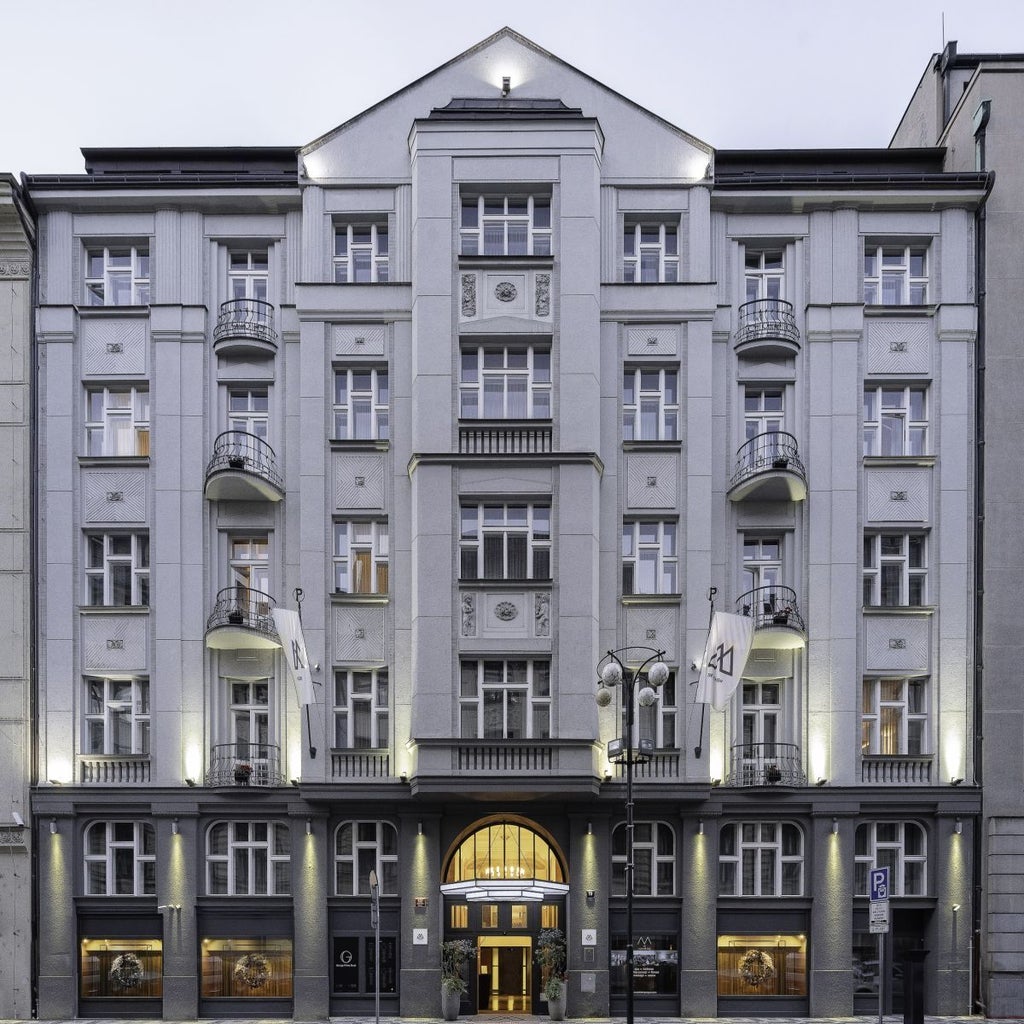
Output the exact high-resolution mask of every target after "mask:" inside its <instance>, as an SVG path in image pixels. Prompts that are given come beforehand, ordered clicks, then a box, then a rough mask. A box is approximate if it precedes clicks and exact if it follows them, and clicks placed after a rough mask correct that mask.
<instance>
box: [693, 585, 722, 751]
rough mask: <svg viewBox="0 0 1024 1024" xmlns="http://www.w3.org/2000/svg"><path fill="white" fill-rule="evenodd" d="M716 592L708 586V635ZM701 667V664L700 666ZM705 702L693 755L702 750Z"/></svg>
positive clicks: (712, 620)
mask: <svg viewBox="0 0 1024 1024" xmlns="http://www.w3.org/2000/svg"><path fill="white" fill-rule="evenodd" d="M717 593H718V587H709V588H708V603H709V604H710V606H711V607H710V609H709V610H708V635H709V636H710V635H711V623H712V622H714V620H715V594H717ZM702 667H703V666H702ZM707 711H708V706H707V704H701V706H700V733H699V734H698V736H697V746H695V747H694V748H693V756H694V757H698V758H699V757H700V755H701V753H702V751H703V750H704V716H705V715H706V714H707Z"/></svg>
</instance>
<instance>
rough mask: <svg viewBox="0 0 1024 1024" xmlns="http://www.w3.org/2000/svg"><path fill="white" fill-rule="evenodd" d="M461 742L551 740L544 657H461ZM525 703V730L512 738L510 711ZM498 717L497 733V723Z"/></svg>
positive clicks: (548, 681)
mask: <svg viewBox="0 0 1024 1024" xmlns="http://www.w3.org/2000/svg"><path fill="white" fill-rule="evenodd" d="M459 673H460V681H459V722H460V728H459V732H460V735H461V737H462V738H463V739H467V740H474V739H485V740H486V739H517V740H522V739H533V740H546V739H550V738H551V712H552V702H551V662H550V661H549V660H547V659H546V658H535V659H532V660H531V659H528V658H504V659H502V658H486V659H485V658H481V659H479V660H477V659H473V658H463V659H462V661H461V662H460V665H459ZM519 702H521V703H522V709H523V710H522V718H521V725H522V729H521V732H520V734H519V735H509V733H510V731H512V730H510V709H514V708H515V707H516V705H517V703H519ZM499 718H500V724H499V726H498V728H495V726H494V723H495V722H496V721H498V719H499Z"/></svg>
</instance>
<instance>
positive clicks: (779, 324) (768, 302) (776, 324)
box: [735, 299, 800, 345]
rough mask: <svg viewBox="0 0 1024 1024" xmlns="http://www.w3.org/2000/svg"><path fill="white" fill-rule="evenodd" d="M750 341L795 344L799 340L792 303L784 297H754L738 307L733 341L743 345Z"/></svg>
mask: <svg viewBox="0 0 1024 1024" xmlns="http://www.w3.org/2000/svg"><path fill="white" fill-rule="evenodd" d="M752 341H787V342H791V343H792V344H794V345H796V344H798V343H799V341H800V332H799V331H798V330H797V326H796V317H795V316H794V315H793V303H791V302H787V301H786V300H785V299H754V300H753V301H752V302H744V303H743V305H742V306H740V308H739V323H738V326H737V328H736V338H735V343H736V344H737V345H745V344H747V343H748V342H752Z"/></svg>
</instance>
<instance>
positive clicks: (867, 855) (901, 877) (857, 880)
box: [853, 821, 928, 896]
mask: <svg viewBox="0 0 1024 1024" xmlns="http://www.w3.org/2000/svg"><path fill="white" fill-rule="evenodd" d="M912 835H913V836H915V837H916V838H914V839H911V840H910V846H911V852H908V837H909V836H912ZM914 844H919V845H917V848H916V850H914V849H913V845H914ZM880 867H888V868H889V895H890V896H926V895H927V894H928V833H927V831H926V830H925V828H924V826H923V825H921V824H920V823H918V822H916V821H864V822H861V823H860V824H859V825H858V826H857V831H856V835H855V838H854V873H853V875H854V879H853V881H854V886H853V894H854V896H868V895H870V891H869V889H870V877H871V870H872V868H880Z"/></svg>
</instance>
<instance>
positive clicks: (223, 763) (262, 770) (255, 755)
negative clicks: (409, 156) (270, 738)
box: [206, 742, 285, 788]
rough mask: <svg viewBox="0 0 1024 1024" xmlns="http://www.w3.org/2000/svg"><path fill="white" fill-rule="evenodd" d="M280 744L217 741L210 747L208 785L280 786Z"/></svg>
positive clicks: (207, 773) (281, 779) (281, 780)
mask: <svg viewBox="0 0 1024 1024" xmlns="http://www.w3.org/2000/svg"><path fill="white" fill-rule="evenodd" d="M284 782H285V779H284V775H283V774H282V773H281V748H280V747H278V746H277V745H276V744H274V743H242V742H237V743H218V744H216V745H215V746H213V747H211V748H210V766H209V768H208V769H207V772H206V785H207V786H262V787H264V788H266V787H267V786H283V785H284Z"/></svg>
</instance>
